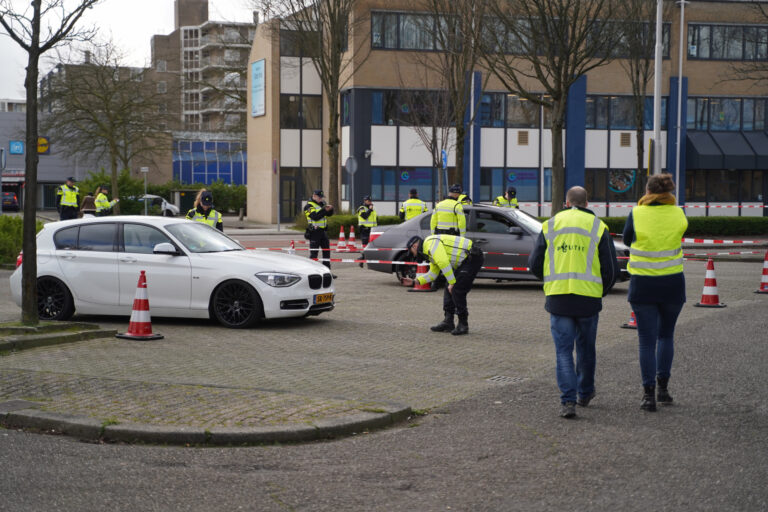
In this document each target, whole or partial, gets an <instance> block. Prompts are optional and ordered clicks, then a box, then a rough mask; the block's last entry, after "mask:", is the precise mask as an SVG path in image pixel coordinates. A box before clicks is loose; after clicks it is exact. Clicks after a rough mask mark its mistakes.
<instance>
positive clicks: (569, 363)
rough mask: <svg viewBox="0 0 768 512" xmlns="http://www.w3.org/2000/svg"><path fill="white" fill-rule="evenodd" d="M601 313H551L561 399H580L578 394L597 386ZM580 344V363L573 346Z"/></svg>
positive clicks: (578, 346)
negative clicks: (599, 319)
mask: <svg viewBox="0 0 768 512" xmlns="http://www.w3.org/2000/svg"><path fill="white" fill-rule="evenodd" d="M597 318H598V315H594V316H586V317H571V316H560V315H550V319H549V322H550V328H551V330H552V339H554V341H555V353H556V354H557V387H559V388H560V402H561V403H564V404H565V403H567V402H576V393H577V392H578V396H580V397H587V396H589V395H590V394H592V392H593V391H594V390H595V362H596V359H595V338H596V337H597ZM574 342H575V344H576V367H575V369H574V365H573V347H574Z"/></svg>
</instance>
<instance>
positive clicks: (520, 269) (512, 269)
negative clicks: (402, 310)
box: [310, 258, 530, 272]
mask: <svg viewBox="0 0 768 512" xmlns="http://www.w3.org/2000/svg"><path fill="white" fill-rule="evenodd" d="M310 259H311V260H314V261H330V262H331V263H379V264H381V263H383V264H386V265H418V263H416V262H415V261H390V260H355V259H351V258H310ZM480 270H504V271H508V272H528V271H529V270H530V269H529V268H528V267H480Z"/></svg>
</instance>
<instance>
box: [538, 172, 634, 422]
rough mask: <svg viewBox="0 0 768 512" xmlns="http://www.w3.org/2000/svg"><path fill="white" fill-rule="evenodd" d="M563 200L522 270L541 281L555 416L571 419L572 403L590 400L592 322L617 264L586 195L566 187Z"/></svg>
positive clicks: (594, 330) (594, 327)
mask: <svg viewBox="0 0 768 512" xmlns="http://www.w3.org/2000/svg"><path fill="white" fill-rule="evenodd" d="M565 201H566V203H565V205H566V207H567V208H568V209H567V210H563V211H561V212H560V213H558V214H557V215H555V216H554V217H552V218H551V219H549V220H548V221H547V222H545V223H544V224H543V225H542V230H541V234H540V235H539V239H538V242H537V244H536V247H535V248H534V250H533V252H532V253H531V256H530V258H529V260H528V266H529V267H530V269H531V272H532V273H533V274H534V275H535V276H536V277H538V278H539V279H543V281H544V294H545V295H546V296H547V299H546V302H545V305H544V309H546V310H547V311H548V312H549V314H550V329H551V331H552V338H553V339H554V342H555V353H556V356H557V385H558V387H559V388H560V393H561V394H560V403H561V409H560V416H561V417H563V418H573V417H574V416H576V407H575V406H576V404H578V405H580V406H582V407H586V406H587V405H588V404H589V402H590V400H592V398H593V397H594V396H595V365H596V356H595V339H596V337H597V320H598V316H599V313H600V310H601V309H602V307H603V300H602V298H603V297H604V296H605V295H606V293H608V290H610V289H611V287H612V286H613V284H614V283H615V282H616V276H617V275H618V269H619V264H618V261H617V260H616V251H615V249H614V245H613V240H612V239H611V236H610V233H609V232H608V227H607V226H606V225H605V223H604V222H602V221H601V220H600V219H599V218H597V216H595V214H594V213H592V211H590V210H588V209H587V191H586V190H585V189H584V188H582V187H572V188H570V189H569V190H568V193H567V194H566V198H565ZM574 343H575V345H576V367H575V368H574V365H573V349H574ZM577 395H578V396H577Z"/></svg>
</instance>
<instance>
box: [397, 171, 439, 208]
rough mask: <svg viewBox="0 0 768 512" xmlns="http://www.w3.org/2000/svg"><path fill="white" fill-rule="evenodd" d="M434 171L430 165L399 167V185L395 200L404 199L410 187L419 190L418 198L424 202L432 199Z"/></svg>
mask: <svg viewBox="0 0 768 512" xmlns="http://www.w3.org/2000/svg"><path fill="white" fill-rule="evenodd" d="M433 175H434V171H433V169H432V168H431V167H401V168H400V173H399V181H400V183H399V187H398V194H397V200H398V201H405V200H406V199H408V194H409V192H410V190H411V189H412V188H415V189H416V190H418V191H419V199H421V200H422V201H425V202H429V201H432V191H433V190H434V188H435V187H434V182H435V181H436V180H434V179H433Z"/></svg>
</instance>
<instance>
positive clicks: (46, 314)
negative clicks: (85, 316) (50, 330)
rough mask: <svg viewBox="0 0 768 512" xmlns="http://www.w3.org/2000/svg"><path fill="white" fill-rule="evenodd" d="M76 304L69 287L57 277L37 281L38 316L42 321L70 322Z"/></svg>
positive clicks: (42, 278)
mask: <svg viewBox="0 0 768 512" xmlns="http://www.w3.org/2000/svg"><path fill="white" fill-rule="evenodd" d="M74 313H75V304H74V301H73V300H72V294H71V293H69V289H68V288H67V285H65V284H64V283H62V282H61V281H60V280H58V279H56V278H55V277H41V278H39V279H38V280H37V315H38V316H39V317H40V320H69V319H70V318H72V315H73V314H74Z"/></svg>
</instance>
